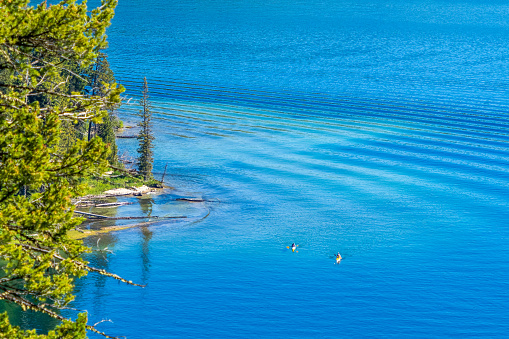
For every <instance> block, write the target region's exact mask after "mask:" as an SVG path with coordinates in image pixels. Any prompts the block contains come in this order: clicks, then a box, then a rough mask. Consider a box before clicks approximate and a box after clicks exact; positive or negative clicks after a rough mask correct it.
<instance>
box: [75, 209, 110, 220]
mask: <svg viewBox="0 0 509 339" xmlns="http://www.w3.org/2000/svg"><path fill="white" fill-rule="evenodd" d="M74 213H78V214H83V215H87V216H90V217H94V218H99V219H109V217H107V216H104V215H99V214H93V213H87V212H81V211H74Z"/></svg>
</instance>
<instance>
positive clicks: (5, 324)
mask: <svg viewBox="0 0 509 339" xmlns="http://www.w3.org/2000/svg"><path fill="white" fill-rule="evenodd" d="M86 325H87V316H86V314H85V313H82V314H79V315H78V318H77V319H76V321H70V320H64V321H63V322H62V324H61V325H59V326H57V327H56V328H55V330H53V331H49V333H48V334H47V335H38V334H37V333H36V331H35V330H31V331H24V330H22V329H20V328H19V327H18V326H11V324H10V323H9V317H8V315H7V312H5V313H0V334H1V335H2V337H1V338H2V339H3V338H6V339H7V338H9V339H75V338H86V336H87V333H86Z"/></svg>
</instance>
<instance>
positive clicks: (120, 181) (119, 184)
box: [83, 175, 154, 195]
mask: <svg viewBox="0 0 509 339" xmlns="http://www.w3.org/2000/svg"><path fill="white" fill-rule="evenodd" d="M83 183H84V184H86V186H87V188H86V190H85V192H84V193H85V194H87V195H97V194H101V193H103V192H104V191H107V190H111V189H114V188H128V187H137V186H140V185H143V184H144V185H147V186H150V185H154V182H153V181H152V180H149V181H145V180H144V179H143V177H132V176H126V175H120V176H112V177H108V176H102V177H94V178H88V179H87V180H86V181H84V182H83Z"/></svg>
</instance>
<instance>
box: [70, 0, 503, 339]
mask: <svg viewBox="0 0 509 339" xmlns="http://www.w3.org/2000/svg"><path fill="white" fill-rule="evenodd" d="M508 14H509V4H507V2H505V1H481V0H469V1H467V0H463V1H462V0H450V1H445V0H443V1H440V0H428V1H423V0H411V1H398V0H380V1H374V0H356V1H344V0H339V1H327V0H323V1H286V0H282V1H269V0H267V1H261V0H252V1H230V0H226V1H196V0H175V1H169V2H168V1H159V0H146V1H134V0H122V1H120V3H119V5H118V8H117V11H116V16H115V18H114V20H113V25H112V27H111V28H110V30H109V45H110V47H109V49H108V51H107V53H108V55H109V61H110V63H111V67H112V69H113V70H114V71H115V73H116V76H117V78H118V80H119V82H120V83H122V84H124V85H125V87H126V88H127V91H126V96H127V97H132V98H133V100H132V101H131V103H133V102H134V101H135V100H137V99H138V98H139V92H140V88H141V82H142V79H143V77H144V76H146V77H147V80H148V83H149V87H150V95H151V100H152V104H153V113H154V131H155V134H156V137H157V139H156V141H155V144H156V147H155V159H156V160H155V172H156V174H157V175H161V173H162V172H163V169H164V166H165V165H166V164H168V174H167V177H166V181H167V182H168V183H169V184H171V185H173V186H175V187H176V188H177V190H176V191H175V192H167V194H166V195H163V196H158V197H154V198H153V199H152V200H150V201H149V202H148V204H145V208H146V210H145V212H144V213H149V212H147V211H148V209H152V211H153V212H152V213H156V212H155V211H157V213H162V214H164V213H169V214H171V213H175V214H182V213H184V214H185V213H188V214H189V215H190V216H192V217H193V218H192V220H189V221H188V222H168V223H166V222H161V223H158V224H154V225H152V226H150V227H146V228H138V229H132V230H127V231H122V232H116V233H111V234H108V235H105V236H103V237H102V238H101V240H100V245H101V246H108V247H109V248H110V249H112V250H113V251H114V254H113V255H108V256H107V257H104V256H103V255H100V254H98V255H93V256H91V257H90V260H91V262H92V264H93V265H96V266H100V267H104V268H106V269H108V270H109V271H113V272H115V273H118V274H120V275H122V276H124V277H127V278H128V279H131V280H133V281H135V282H139V283H146V284H147V287H146V288H143V289H141V288H137V287H130V286H125V285H124V284H119V283H117V282H116V281H113V280H111V279H106V278H103V277H98V276H94V275H90V276H89V277H87V278H86V279H83V280H82V281H80V282H79V284H78V300H77V301H76V302H75V305H74V306H75V307H76V308H78V309H87V310H88V311H89V313H90V314H89V316H90V321H91V323H95V322H97V321H100V320H101V319H111V320H112V321H113V323H102V324H100V325H99V326H98V327H99V329H101V330H104V331H106V332H107V333H109V334H113V335H125V336H127V337H128V338H130V339H131V338H177V337H178V338H205V337H207V338H244V337H250V338H279V337H283V336H292V337H298V338H338V337H422V338H430V337H453V336H454V337H506V336H507V334H508V333H509V229H508V221H509V143H508V142H509V129H508V127H509V116H508V114H507V109H508V107H509V105H508V104H509V101H508V90H507V89H508V88H509V87H508V85H509V44H508V41H509V22H508V20H507V18H508ZM137 110H138V107H137V106H136V105H126V106H124V107H123V109H122V110H121V111H120V113H119V114H120V116H121V118H122V119H123V120H125V121H126V122H127V123H135V122H136V121H137V120H136V117H135V116H134V113H136V111H137ZM121 144H122V145H121V148H122V151H126V152H129V153H130V154H131V155H135V149H136V145H135V140H134V141H133V140H126V139H124V140H122V141H121ZM180 196H185V197H198V198H204V199H207V200H208V201H209V202H207V203H201V204H197V205H192V203H184V202H176V201H175V198H176V197H180ZM147 206H148V207H147ZM172 208H173V209H172ZM96 241H97V239H89V240H88V242H89V244H90V245H93V246H95V245H96ZM292 242H295V243H297V244H299V245H300V246H299V251H298V253H292V252H291V251H289V250H287V249H286V248H285V247H286V246H288V245H290V244H291V243H292ZM338 251H339V252H341V254H342V255H343V257H344V260H343V261H342V262H341V263H340V264H339V265H335V264H334V259H332V258H331V256H332V255H333V254H334V253H336V252H338ZM90 337H91V338H95V337H96V336H95V335H92V334H91V335H90Z"/></svg>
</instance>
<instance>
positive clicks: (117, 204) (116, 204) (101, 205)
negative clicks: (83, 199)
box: [94, 201, 133, 207]
mask: <svg viewBox="0 0 509 339" xmlns="http://www.w3.org/2000/svg"><path fill="white" fill-rule="evenodd" d="M132 204H133V203H132V202H127V201H124V202H107V203H103V204H95V205H94V206H95V207H117V206H125V205H132Z"/></svg>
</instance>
